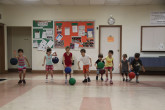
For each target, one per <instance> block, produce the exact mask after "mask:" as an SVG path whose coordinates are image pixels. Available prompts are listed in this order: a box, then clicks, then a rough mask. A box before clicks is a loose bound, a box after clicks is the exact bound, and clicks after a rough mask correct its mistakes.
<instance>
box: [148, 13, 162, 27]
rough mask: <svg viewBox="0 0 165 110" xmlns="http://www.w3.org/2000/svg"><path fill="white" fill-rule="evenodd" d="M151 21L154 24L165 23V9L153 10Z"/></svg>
mask: <svg viewBox="0 0 165 110" xmlns="http://www.w3.org/2000/svg"><path fill="white" fill-rule="evenodd" d="M150 23H151V24H154V25H165V11H164V12H152V13H151V17H150Z"/></svg>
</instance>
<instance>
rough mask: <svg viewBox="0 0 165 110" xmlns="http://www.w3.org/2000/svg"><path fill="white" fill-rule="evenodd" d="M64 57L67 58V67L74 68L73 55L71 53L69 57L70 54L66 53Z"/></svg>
mask: <svg viewBox="0 0 165 110" xmlns="http://www.w3.org/2000/svg"><path fill="white" fill-rule="evenodd" d="M63 56H64V58H65V60H64V61H65V65H66V66H69V67H70V66H72V53H69V55H68V54H67V53H66V52H65V53H64V55H63Z"/></svg>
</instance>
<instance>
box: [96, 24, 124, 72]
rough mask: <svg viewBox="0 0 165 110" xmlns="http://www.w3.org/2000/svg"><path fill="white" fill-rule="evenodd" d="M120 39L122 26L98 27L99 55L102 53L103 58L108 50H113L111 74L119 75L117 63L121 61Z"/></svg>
mask: <svg viewBox="0 0 165 110" xmlns="http://www.w3.org/2000/svg"><path fill="white" fill-rule="evenodd" d="M121 38H122V26H121V25H113V26H106V25H102V26H99V53H102V54H103V55H104V57H106V56H107V55H108V51H109V50H113V52H114V54H113V58H114V71H113V73H120V68H119V63H120V59H121V46H122V44H121V40H122V39H121Z"/></svg>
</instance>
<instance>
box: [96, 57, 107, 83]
mask: <svg viewBox="0 0 165 110" xmlns="http://www.w3.org/2000/svg"><path fill="white" fill-rule="evenodd" d="M102 58H103V54H99V55H98V60H97V61H96V62H95V67H96V69H97V75H96V80H98V76H99V74H100V69H99V68H98V67H97V65H98V63H99V62H103V63H104V64H105V62H104V61H102ZM101 81H103V74H101Z"/></svg>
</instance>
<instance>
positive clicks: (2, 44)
mask: <svg viewBox="0 0 165 110" xmlns="http://www.w3.org/2000/svg"><path fill="white" fill-rule="evenodd" d="M0 26H1V27H2V36H1V37H0V50H1V53H2V54H1V56H0V57H1V58H0V59H1V63H2V65H3V66H2V65H1V67H0V68H1V69H2V70H1V71H2V73H5V32H4V31H5V30H4V24H3V23H0Z"/></svg>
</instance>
